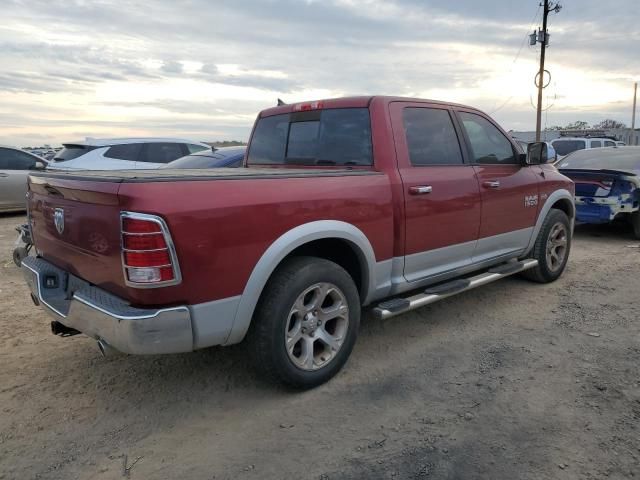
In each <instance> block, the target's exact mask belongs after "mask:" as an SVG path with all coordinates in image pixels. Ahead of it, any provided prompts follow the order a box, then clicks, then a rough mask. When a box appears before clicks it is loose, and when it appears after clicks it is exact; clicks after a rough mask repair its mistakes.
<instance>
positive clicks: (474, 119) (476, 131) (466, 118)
mask: <svg viewBox="0 0 640 480" xmlns="http://www.w3.org/2000/svg"><path fill="white" fill-rule="evenodd" d="M459 115H460V119H461V120H462V124H463V125H464V129H465V131H466V132H467V136H468V137H469V143H470V144H471V150H472V154H473V158H474V161H475V162H476V163H481V164H510V163H516V157H515V155H514V153H513V146H512V145H511V142H510V141H509V140H507V137H505V136H504V135H503V134H502V132H500V130H498V129H497V128H496V127H495V125H493V124H492V123H491V122H489V120H487V119H486V118H484V117H481V116H480V115H476V114H474V113H467V112H459Z"/></svg>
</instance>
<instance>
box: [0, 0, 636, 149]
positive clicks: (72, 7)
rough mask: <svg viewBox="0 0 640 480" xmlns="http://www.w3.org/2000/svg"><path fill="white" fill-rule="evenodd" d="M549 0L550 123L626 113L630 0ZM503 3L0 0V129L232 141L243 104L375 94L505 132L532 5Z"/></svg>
mask: <svg viewBox="0 0 640 480" xmlns="http://www.w3.org/2000/svg"><path fill="white" fill-rule="evenodd" d="M563 3H565V8H564V9H563V11H562V12H561V13H560V14H558V15H552V16H551V18H550V22H549V23H550V27H549V28H550V31H551V34H552V37H551V46H550V48H549V52H548V64H547V65H548V68H549V70H551V72H552V75H553V81H552V85H551V86H550V87H549V89H548V90H547V92H546V94H548V95H550V96H551V97H554V96H555V97H558V98H559V101H558V103H557V105H558V107H554V108H553V109H552V110H550V111H549V117H550V118H551V123H560V119H562V118H564V116H566V115H574V114H578V113H580V112H585V113H584V114H585V115H587V116H591V117H593V118H592V120H590V121H597V120H598V119H599V118H596V116H599V115H604V116H612V115H620V117H619V119H620V120H624V121H627V119H626V118H624V116H625V115H627V116H628V113H629V112H627V113H625V112H624V108H622V106H621V104H618V103H616V102H621V101H626V100H627V99H628V97H630V86H629V85H630V82H631V80H633V79H634V78H636V79H637V75H638V73H637V72H639V71H640V55H638V54H637V44H638V41H639V40H640V27H639V25H638V22H637V20H636V19H635V18H634V17H633V15H629V14H628V13H629V12H630V11H633V9H634V8H635V3H636V2H634V1H632V0H621V1H620V2H618V3H617V4H616V8H611V9H603V8H602V5H601V2H596V1H595V0H583V1H581V2H576V1H575V0H566V2H563ZM505 5H506V4H505V3H504V2H503V1H498V0H487V1H483V2H477V1H475V0H459V1H456V2H441V1H436V0H386V1H383V0H322V1H320V0H236V1H234V2H210V1H209V0H184V1H170V0H143V1H140V2H128V3H126V4H123V3H122V2H119V1H116V0H102V1H100V2H85V1H79V0H77V1H66V0H65V1H63V0H28V1H27V0H5V2H3V22H2V24H1V25H0V61H2V64H3V65H10V66H11V69H5V70H4V71H3V72H2V73H0V119H1V118H6V119H9V118H15V119H21V122H22V123H20V124H18V125H17V120H12V121H10V122H9V123H10V125H12V127H11V128H5V129H4V131H3V133H2V135H3V137H4V138H7V139H10V140H13V141H12V142H11V143H19V142H20V139H21V138H24V135H25V133H24V132H26V131H29V130H32V131H36V130H37V131H38V134H45V135H50V141H51V142H59V141H62V140H65V139H67V138H66V136H67V135H70V134H72V133H77V132H82V131H85V130H86V131H87V132H89V131H90V132H91V133H92V134H96V132H97V133H98V134H100V135H101V136H105V135H111V134H116V133H117V134H119V135H120V134H123V133H126V131H127V127H126V125H129V126H130V130H131V131H140V130H144V131H145V132H146V131H148V132H150V133H151V134H152V133H153V132H154V131H155V130H154V129H157V130H158V132H159V133H164V132H167V133H171V134H174V135H182V134H187V133H189V132H206V131H207V128H210V131H211V132H212V135H214V134H215V135H219V136H220V137H219V138H220V139H224V138H227V139H230V138H233V135H238V134H240V133H242V134H243V135H244V137H243V138H244V139H246V136H247V135H248V132H249V129H250V127H251V124H252V121H253V120H252V119H253V118H254V117H255V114H256V113H257V111H258V110H259V109H261V108H265V107H267V106H271V105H273V103H274V102H275V99H276V98H278V97H281V98H283V99H285V101H297V100H303V99H309V98H317V97H318V96H335V95H350V94H376V93H380V94H394V95H416V96H431V97H435V98H437V99H444V100H454V101H460V102H466V103H472V104H473V105H476V106H479V107H480V108H483V109H485V110H488V111H493V110H496V109H498V110H497V111H496V112H495V113H496V116H497V118H498V120H499V121H501V122H503V124H505V127H507V128H511V127H513V126H516V125H517V126H521V127H523V128H525V127H526V128H531V127H532V126H533V123H534V112H533V110H532V109H531V107H530V105H529V97H530V95H531V94H532V92H533V90H534V87H533V85H532V78H533V75H534V74H535V71H536V62H537V53H538V50H537V49H536V48H529V47H528V46H527V45H526V43H525V44H524V46H523V48H522V49H521V52H520V54H519V55H518V56H517V61H514V60H515V59H516V53H517V52H518V51H519V49H520V47H521V46H522V45H523V40H525V35H526V34H527V33H528V32H529V31H530V30H531V29H532V28H533V27H534V26H535V25H537V24H538V23H539V21H540V15H539V12H538V14H537V18H535V21H534V14H536V9H537V8H538V6H537V3H536V2H532V3H529V2H526V3H525V2H514V3H512V4H509V5H510V6H508V7H506V6H505ZM499 107H501V108H499ZM558 108H561V110H558ZM627 110H630V108H628V109H627ZM554 116H555V118H557V119H558V120H554ZM43 121H44V122H45V123H46V124H43V123H42V122H43ZM198 122H201V123H198ZM627 122H628V121H627ZM198 125H200V126H199V128H196V127H197V126H198ZM141 126H144V128H142V127H141ZM209 126H211V127H209ZM18 127H19V128H18ZM171 128H175V129H176V131H175V132H169V131H170V129H171ZM83 129H84V130H83ZM43 132H44V133H43ZM211 139H213V140H216V139H218V138H211Z"/></svg>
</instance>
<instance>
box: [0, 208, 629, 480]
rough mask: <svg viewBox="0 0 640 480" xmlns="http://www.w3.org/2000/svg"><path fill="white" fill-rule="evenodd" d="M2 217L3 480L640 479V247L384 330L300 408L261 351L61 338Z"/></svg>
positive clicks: (585, 231)
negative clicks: (154, 348)
mask: <svg viewBox="0 0 640 480" xmlns="http://www.w3.org/2000/svg"><path fill="white" fill-rule="evenodd" d="M23 218H24V217H23V216H21V215H4V216H0V298H1V300H0V366H1V367H2V368H0V479H20V480H22V479H31V478H34V479H35V478H43V479H75V478H78V479H120V478H123V477H129V478H132V479H176V478H180V479H184V480H190V479H227V478H229V479H272V478H273V479H281V478H295V479H307V478H311V479H348V478H367V479H377V478H395V479H405V478H406V479H413V478H416V479H421V478H435V479H475V478H482V479H536V480H540V479H602V478H605V477H607V478H640V368H639V365H640V322H639V321H638V320H639V318H640V302H639V296H640V295H639V294H640V248H638V247H639V246H640V245H639V242H638V241H636V240H634V239H633V238H632V235H631V233H630V232H629V231H628V230H626V229H625V228H621V227H605V228H578V230H577V232H576V238H575V242H574V248H573V252H572V255H571V260H570V263H569V266H568V270H567V272H566V273H565V275H564V276H563V277H562V278H561V279H560V280H559V281H558V282H556V283H554V284H550V285H535V284H532V283H528V282H526V281H524V280H521V279H518V278H513V279H507V280H504V281H501V282H497V283H494V284H492V285H489V286H486V287H483V288H480V289H477V290H475V291H472V292H469V293H466V294H462V295H460V296H457V297H453V298H450V299H448V300H445V301H443V302H441V303H437V304H434V305H431V306H428V307H425V308H423V309H421V310H418V311H415V312H412V313H409V314H406V315H403V316H401V317H398V318H395V319H391V320H387V321H377V320H374V319H373V318H371V317H370V316H365V317H364V319H363V325H362V329H361V333H360V337H359V339H358V342H357V344H356V348H355V350H354V353H353V355H352V357H351V359H350V361H349V362H348V364H347V366H346V368H345V369H344V370H343V371H342V372H341V373H340V374H339V375H338V376H337V377H336V378H335V379H333V380H332V381H331V382H329V383H328V384H326V385H324V386H321V387H320V388H317V389H315V390H313V391H309V392H305V393H291V392H288V391H284V390H282V389H280V388H277V387H274V386H273V385H270V384H268V383H266V382H264V381H262V380H261V379H260V378H257V377H256V375H255V374H254V373H253V372H252V371H251V370H250V369H249V368H248V366H247V362H246V360H245V356H244V353H243V350H242V348H239V347H233V348H226V349H224V348H217V349H209V350H206V351H200V352H196V353H192V354H185V355H174V356H158V357H133V356H119V357H110V358H102V357H101V356H100V354H99V352H98V349H97V347H96V345H95V342H93V341H92V340H90V339H88V338H87V337H84V336H76V337H72V338H59V337H55V336H53V335H51V334H50V332H49V319H48V317H47V316H46V315H45V313H44V312H43V311H42V310H40V309H39V308H37V307H35V306H33V305H32V303H31V301H30V299H29V296H28V294H27V288H26V286H25V285H24V283H23V281H22V277H21V274H20V272H19V270H18V269H17V268H16V267H15V266H14V265H13V263H12V261H11V249H12V246H13V242H14V238H15V233H14V231H13V226H14V225H16V224H19V223H20V222H22V221H23Z"/></svg>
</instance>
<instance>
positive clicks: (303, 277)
mask: <svg viewBox="0 0 640 480" xmlns="http://www.w3.org/2000/svg"><path fill="white" fill-rule="evenodd" d="M323 282H326V283H328V284H331V285H333V286H335V287H337V289H338V290H339V293H340V294H341V295H342V297H340V304H342V303H346V305H347V307H348V313H347V314H346V315H342V316H341V318H340V319H339V320H340V322H342V323H341V325H343V333H342V334H341V335H340V338H341V339H342V340H341V345H340V347H339V348H337V350H335V351H334V350H332V349H331V350H330V352H329V354H328V356H330V358H331V359H330V360H329V361H328V363H326V364H324V365H323V366H318V367H316V365H315V359H313V358H314V355H315V345H316V344H315V343H312V345H313V347H312V349H311V351H312V352H313V353H312V354H311V357H312V362H314V363H313V368H317V369H316V370H303V369H302V368H300V367H299V366H298V365H296V364H295V363H294V360H293V359H292V358H290V357H291V355H293V353H289V351H288V348H287V345H286V338H287V332H288V331H289V329H290V328H291V327H290V326H291V324H292V322H297V321H298V320H297V319H296V318H303V319H305V320H306V319H307V318H308V317H307V316H306V315H305V316H304V317H297V315H296V314H295V313H294V314H292V313H291V312H292V309H293V308H294V304H295V305H297V304H296V301H297V300H299V298H302V299H303V302H302V303H304V299H305V298H306V297H304V296H303V293H304V292H305V291H307V290H308V289H310V288H313V287H314V286H316V285H319V284H323ZM332 292H333V293H332V294H337V291H336V290H335V289H334V290H332ZM327 298H328V296H327ZM320 309H322V306H320ZM316 312H317V311H316ZM314 313H315V312H314ZM307 315H309V314H307ZM345 318H346V319H347V321H346V325H345ZM321 324H322V322H320V325H321ZM328 324H329V321H327V322H326V325H325V326H324V327H323V328H328ZM359 327H360V296H359V294H358V289H357V288H356V285H355V283H354V281H353V279H352V278H351V276H350V275H349V274H348V273H347V272H346V271H345V270H344V269H343V268H342V267H340V266H339V265H337V264H335V263H333V262H330V261H328V260H325V259H322V258H316V257H295V258H292V259H291V260H288V261H287V262H286V263H284V264H283V265H282V266H280V267H279V268H278V269H277V270H276V272H275V273H274V274H273V276H272V277H271V279H270V280H269V283H268V284H267V286H266V287H265V290H264V292H263V293H262V296H261V298H260V301H259V303H258V306H257V308H256V311H255V313H254V316H253V321H252V323H251V328H250V329H249V332H248V334H247V346H248V348H249V351H250V354H251V357H252V360H253V362H254V363H255V366H256V368H257V370H258V371H259V372H260V373H261V374H262V375H264V376H266V377H267V378H268V379H269V380H274V381H276V382H279V383H282V384H284V385H286V386H288V387H291V388H295V389H308V388H313V387H316V386H318V385H321V384H322V383H324V382H326V381H328V380H329V379H330V378H332V377H333V376H334V375H335V374H336V373H338V372H339V371H340V369H341V368H342V367H343V366H344V364H345V363H346V361H347V359H348V358H349V355H350V354H351V351H352V350H353V346H354V344H355V342H356V337H357V335H358V329H359ZM315 328H318V329H319V328H320V327H314V332H315ZM303 331H304V330H303ZM319 333H320V332H319ZM311 336H313V334H311ZM303 341H304V340H303V339H301V340H300V342H303ZM309 341H311V342H314V341H317V340H309ZM290 345H291V344H290ZM322 345H325V344H324V343H322V344H321V346H322ZM293 348H295V347H293ZM325 348H326V347H325ZM334 352H335V353H334ZM322 355H323V356H324V355H325V354H324V353H322ZM322 360H323V361H324V357H323V358H322Z"/></svg>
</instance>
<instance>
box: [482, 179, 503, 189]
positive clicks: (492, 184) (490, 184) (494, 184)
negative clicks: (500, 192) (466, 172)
mask: <svg viewBox="0 0 640 480" xmlns="http://www.w3.org/2000/svg"><path fill="white" fill-rule="evenodd" d="M482 186H483V187H485V188H500V182H499V181H498V180H490V181H488V182H484V183H483V184H482Z"/></svg>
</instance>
